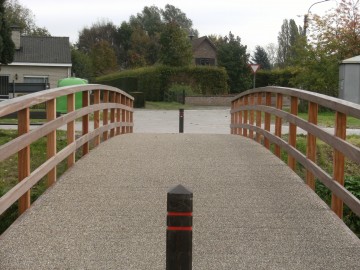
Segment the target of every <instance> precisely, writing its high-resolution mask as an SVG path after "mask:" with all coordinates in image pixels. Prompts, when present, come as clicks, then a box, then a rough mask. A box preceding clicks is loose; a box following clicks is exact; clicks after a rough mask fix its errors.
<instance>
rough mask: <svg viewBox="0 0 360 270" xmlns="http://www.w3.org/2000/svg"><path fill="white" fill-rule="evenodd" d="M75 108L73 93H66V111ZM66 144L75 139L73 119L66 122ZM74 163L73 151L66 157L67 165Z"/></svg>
mask: <svg viewBox="0 0 360 270" xmlns="http://www.w3.org/2000/svg"><path fill="white" fill-rule="evenodd" d="M74 110H75V94H69V95H67V112H68V113H70V112H73V111H74ZM66 133H67V144H68V145H69V144H71V143H73V142H74V141H75V121H70V122H69V123H68V124H67V131H66ZM74 163H75V152H72V153H71V154H70V155H69V156H68V157H67V167H68V168H70V167H71V166H73V165H74Z"/></svg>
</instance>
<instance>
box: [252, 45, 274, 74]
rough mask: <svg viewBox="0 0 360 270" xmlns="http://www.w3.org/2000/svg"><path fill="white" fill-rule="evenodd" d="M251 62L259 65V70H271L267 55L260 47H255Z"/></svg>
mask: <svg viewBox="0 0 360 270" xmlns="http://www.w3.org/2000/svg"><path fill="white" fill-rule="evenodd" d="M251 60H252V61H253V62H255V63H256V64H259V65H260V66H261V69H265V70H269V69H271V65H270V61H269V57H268V54H267V52H266V51H265V49H264V48H263V47H261V46H256V47H255V52H254V55H253V57H252V58H251Z"/></svg>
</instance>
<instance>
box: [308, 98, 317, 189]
mask: <svg viewBox="0 0 360 270" xmlns="http://www.w3.org/2000/svg"><path fill="white" fill-rule="evenodd" d="M317 115H318V104H316V103H313V102H309V109H308V122H309V123H312V124H314V125H317ZM306 157H307V158H308V159H309V160H311V161H314V162H315V161H316V137H315V136H314V135H312V134H311V133H309V132H308V134H307V144H306ZM306 183H307V184H308V186H309V187H310V188H311V189H313V190H315V177H314V175H313V174H312V173H311V172H310V171H308V170H306Z"/></svg>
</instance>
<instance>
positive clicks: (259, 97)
mask: <svg viewBox="0 0 360 270" xmlns="http://www.w3.org/2000/svg"><path fill="white" fill-rule="evenodd" d="M261 103H262V93H258V94H257V99H256V104H257V105H261ZM256 126H257V127H258V128H261V111H256ZM255 139H256V141H257V142H258V143H260V142H261V134H260V133H259V132H256V137H255Z"/></svg>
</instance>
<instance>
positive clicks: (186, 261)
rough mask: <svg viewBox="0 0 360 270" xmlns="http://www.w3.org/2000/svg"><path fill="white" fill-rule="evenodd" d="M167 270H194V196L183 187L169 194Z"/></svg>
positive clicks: (172, 190)
mask: <svg viewBox="0 0 360 270" xmlns="http://www.w3.org/2000/svg"><path fill="white" fill-rule="evenodd" d="M167 211H168V215H167V231H166V270H180V269H181V270H191V269H192V211H193V194H192V192H191V191H189V190H188V189H186V188H185V187H184V186H182V185H178V186H176V187H174V188H172V189H170V190H169V192H168V194H167Z"/></svg>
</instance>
